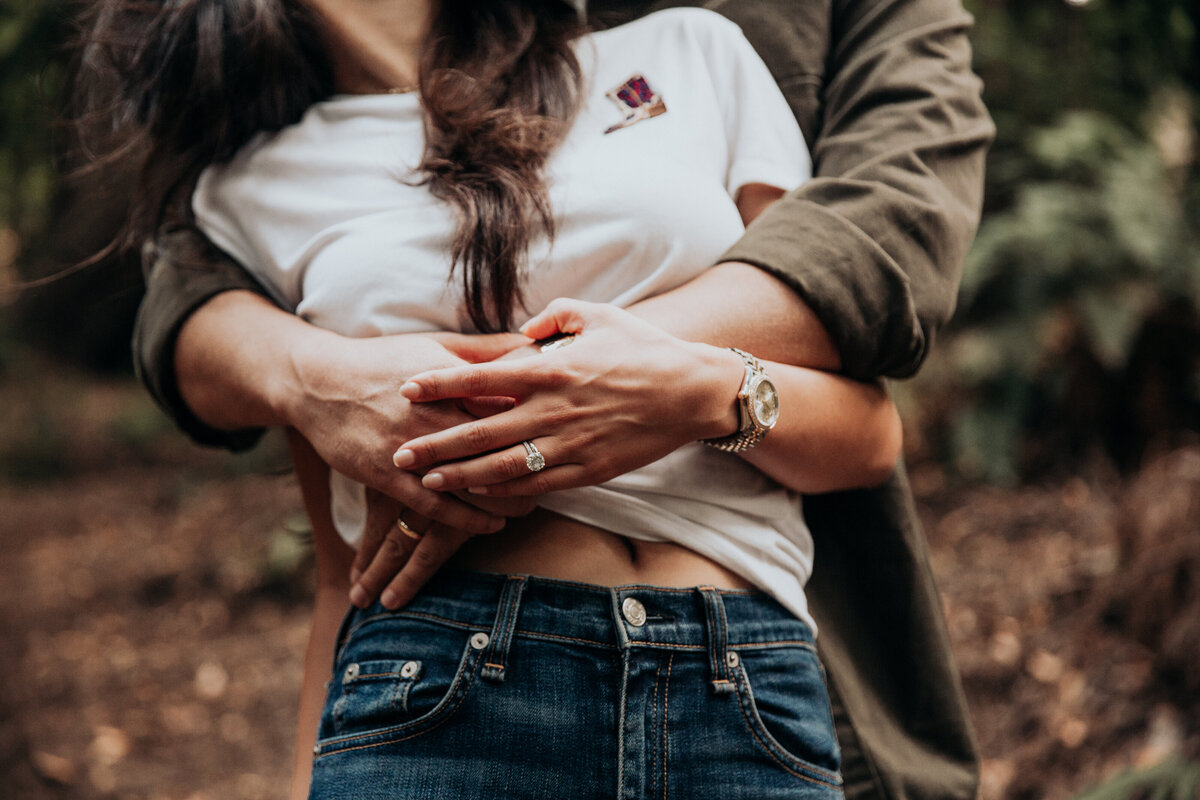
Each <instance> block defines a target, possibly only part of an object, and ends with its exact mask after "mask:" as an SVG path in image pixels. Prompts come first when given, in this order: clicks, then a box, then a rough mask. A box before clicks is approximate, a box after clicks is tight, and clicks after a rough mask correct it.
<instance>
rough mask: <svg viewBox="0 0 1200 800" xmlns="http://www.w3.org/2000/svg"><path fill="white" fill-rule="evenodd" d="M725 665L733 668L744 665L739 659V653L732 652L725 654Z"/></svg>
mask: <svg viewBox="0 0 1200 800" xmlns="http://www.w3.org/2000/svg"><path fill="white" fill-rule="evenodd" d="M725 663H726V664H728V665H729V666H731V667H736V666H737V665H738V664H740V663H742V660H741V659H740V658H738V654H737V653H735V652H733V651H732V650H731V651H729V652H728V653H726V654H725Z"/></svg>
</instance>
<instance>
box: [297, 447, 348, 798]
mask: <svg viewBox="0 0 1200 800" xmlns="http://www.w3.org/2000/svg"><path fill="white" fill-rule="evenodd" d="M288 443H289V444H290V445H291V449H292V460H293V462H294V463H295V467H296V477H297V479H298V480H299V482H300V489H301V492H302V494H303V496H304V506H305V510H306V511H307V512H308V518H309V520H310V521H311V522H312V529H313V544H314V547H315V549H316V556H317V591H316V598H315V601H314V605H313V618H312V627H311V629H310V631H309V634H308V647H307V649H306V650H305V652H304V678H303V682H302V683H301V687H300V713H299V718H298V722H297V726H296V750H295V757H294V759H295V760H294V762H293V763H294V766H293V770H292V789H291V795H290V796H291V798H292V800H303V798H305V797H308V784H309V779H310V778H311V776H312V750H313V745H314V744H315V743H316V741H317V728H318V725H319V724H320V721H321V709H322V707H323V706H324V703H325V681H326V679H328V678H329V676H330V671H331V670H332V660H333V652H334V648H335V647H336V646H337V642H336V638H337V631H338V627H339V625H340V623H341V620H342V617H343V615H345V613H346V608H347V604H346V593H347V591H349V588H350V586H349V581H348V579H347V575H348V574H349V572H350V562H351V560H352V559H353V556H354V554H353V551H351V550H350V548H349V547H347V546H346V544H345V543H344V542H343V541H342V540H341V538H340V537H339V536H338V535H337V532H336V531H335V530H334V528H333V522H332V521H331V518H330V513H329V467H328V466H327V465H326V464H325V462H324V461H322V460H321V457H320V456H318V455H317V452H316V451H315V450H314V449H313V447H312V445H310V444H309V443H308V441H307V440H305V439H304V437H302V436H300V434H298V433H296V431H294V430H289V431H288Z"/></svg>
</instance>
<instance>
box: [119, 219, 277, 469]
mask: <svg viewBox="0 0 1200 800" xmlns="http://www.w3.org/2000/svg"><path fill="white" fill-rule="evenodd" d="M210 251H211V252H210ZM229 264H231V262H228V259H227V258H226V257H225V256H224V254H222V253H220V252H219V251H216V250H215V248H213V247H212V245H209V244H208V243H207V242H206V241H204V240H203V238H202V237H201V236H200V234H199V233H198V232H195V231H192V230H185V229H180V230H176V231H171V232H166V233H162V234H160V235H159V236H158V237H157V239H156V240H154V241H149V242H147V243H146V245H145V246H144V247H143V249H142V269H143V272H144V273H145V276H146V296H145V298H143V300H142V304H141V306H140V307H139V308H138V315H137V320H136V322H135V325H134V332H133V364H134V370H135V371H136V373H137V376H138V379H139V380H140V381H141V382H142V384H143V385H144V386H145V387H146V389H147V391H149V392H150V395H151V396H152V397H153V398H154V400H155V402H156V403H157V404H158V406H159V407H160V408H161V409H162V410H163V411H164V412H166V414H167V415H168V416H169V417H171V419H172V420H174V422H175V424H176V426H178V427H179V429H180V430H181V431H183V432H184V433H185V434H187V436H188V437H189V438H191V439H192V440H193V441H194V442H196V443H197V444H201V445H206V446H209V447H223V448H225V449H228V450H233V451H235V452H236V451H241V450H247V449H249V448H251V447H253V446H254V445H255V444H256V443H257V442H258V440H259V439H260V438H261V437H262V435H263V433H264V429H262V428H247V429H243V430H236V431H225V430H220V429H218V428H214V427H212V426H211V425H208V424H206V423H204V422H203V421H201V420H200V419H199V418H198V417H197V416H196V415H195V414H193V413H192V410H191V409H190V408H188V406H187V403H186V402H184V399H183V396H182V395H181V394H180V392H179V382H178V379H177V377H176V374H175V344H176V342H177V340H178V339H179V332H180V331H181V330H182V329H183V325H184V323H185V322H187V319H188V317H190V316H191V315H192V313H193V312H194V311H196V309H198V308H199V307H200V306H202V305H204V304H205V303H206V302H208V301H209V300H211V299H212V298H213V297H215V296H216V295H218V294H220V293H222V292H227V291H237V290H243V291H252V292H255V293H257V294H264V292H263V291H262V288H261V287H260V286H259V285H258V284H257V283H255V281H254V280H253V279H252V278H250V277H249V275H247V274H246V273H245V271H244V270H241V269H240V268H236V266H235V267H234V268H233V269H230V268H229Z"/></svg>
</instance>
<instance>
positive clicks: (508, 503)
mask: <svg viewBox="0 0 1200 800" xmlns="http://www.w3.org/2000/svg"><path fill="white" fill-rule="evenodd" d="M454 496H455V497H457V498H459V499H460V500H462V501H463V502H466V503H470V504H471V505H473V506H475V507H476V508H482V509H483V510H484V511H487V512H488V513H489V514H498V515H499V516H502V517H509V518H512V517H523V516H525V515H527V514H531V513H533V510H534V509H535V508H537V505H538V498H536V497H486V496H483V495H478V494H470V493H468V492H461V491H460V492H455V493H454Z"/></svg>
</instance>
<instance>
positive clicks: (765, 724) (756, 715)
mask: <svg viewBox="0 0 1200 800" xmlns="http://www.w3.org/2000/svg"><path fill="white" fill-rule="evenodd" d="M737 661H738V666H737V667H736V668H735V670H734V672H735V675H734V677H735V680H736V683H737V695H738V703H739V704H740V706H741V711H742V717H743V719H744V721H745V723H746V727H747V729H748V730H749V732H750V734H751V735H752V736H753V738H754V739H755V741H756V744H757V745H758V747H760V748H761V749H763V750H765V751H766V752H767V753H768V754H769V755H771V756H772V757H773V758H775V759H776V760H777V761H780V762H782V763H784V764H785V765H787V766H790V767H792V768H794V769H797V770H799V771H801V772H803V773H804V774H805V775H806V776H807V777H809V778H811V779H814V780H816V781H818V782H821V783H828V784H832V785H835V786H840V785H841V776H840V774H839V770H840V769H841V754H840V752H839V751H838V746H837V738H836V735H835V734H834V729H833V715H832V714H831V713H830V710H829V691H828V689H827V688H826V686H825V681H824V677H823V676H822V674H821V666H820V662H818V661H817V655H816V653H815V652H813V651H812V650H811V649H809V648H807V647H798V646H790V645H789V646H783V647H772V648H762V649H750V648H747V649H744V650H742V651H739V653H738V658H737Z"/></svg>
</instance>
